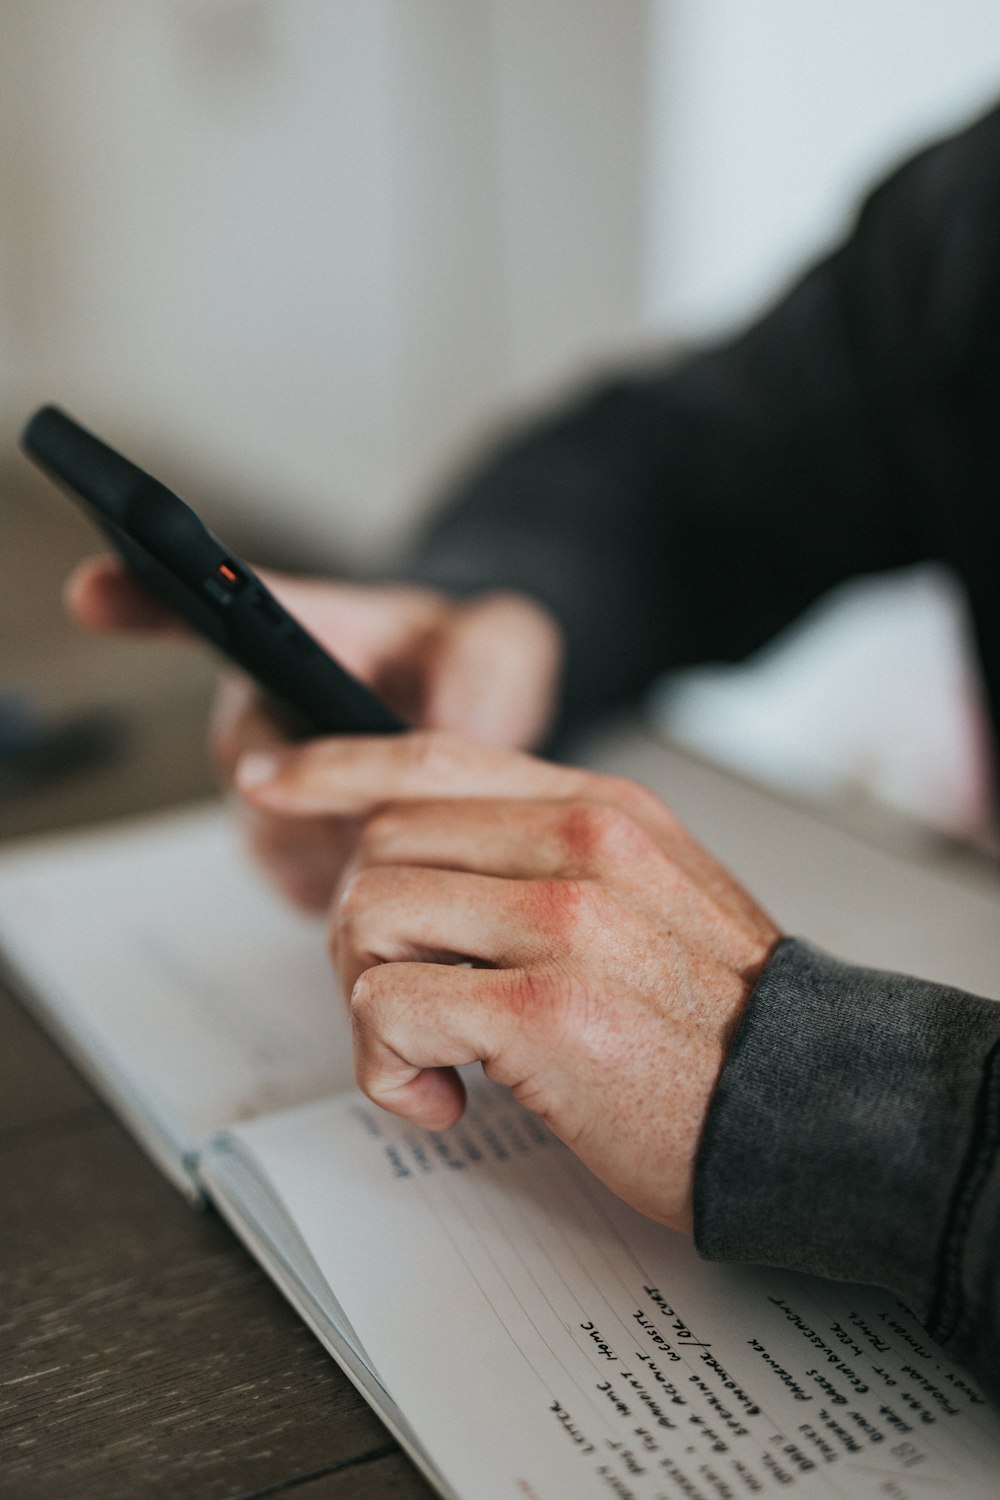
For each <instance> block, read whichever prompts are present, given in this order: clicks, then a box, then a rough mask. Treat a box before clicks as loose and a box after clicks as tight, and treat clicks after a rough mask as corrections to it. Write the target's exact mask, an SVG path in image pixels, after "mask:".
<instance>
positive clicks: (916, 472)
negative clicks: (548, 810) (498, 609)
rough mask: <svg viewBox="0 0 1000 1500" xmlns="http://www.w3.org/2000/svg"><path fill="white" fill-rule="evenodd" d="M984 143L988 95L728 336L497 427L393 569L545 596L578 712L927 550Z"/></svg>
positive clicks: (962, 341) (979, 284) (976, 334)
mask: <svg viewBox="0 0 1000 1500" xmlns="http://www.w3.org/2000/svg"><path fill="white" fill-rule="evenodd" d="M998 154H1000V112H995V113H994V114H993V115H991V116H988V117H987V118H986V120H984V121H982V122H980V123H979V124H978V125H977V126H976V127H975V128H973V129H972V130H970V131H968V132H966V133H965V134H964V135H962V136H960V137H956V138H955V139H953V140H950V141H947V142H944V143H943V144H940V145H938V146H936V147H934V148H932V149H931V150H929V151H927V152H925V153H923V154H922V155H921V156H919V157H917V158H915V159H914V160H913V161H912V162H910V163H909V164H907V165H906V166H905V167H903V168H902V169H901V170H900V171H899V172H897V173H896V174H895V175H894V176H893V177H892V178H890V179H889V180H888V181H887V182H886V183H885V184H883V185H882V186H881V187H880V188H879V189H877V190H876V191H875V192H874V193H873V195H872V196H871V197H870V199H869V200H868V201H867V203H866V205H865V206H864V208H863V211H862V212H861V215H860V218H859V220H858V223H857V226H856V228H855V230H854V232H853V234H852V235H851V236H850V237H849V239H848V240H847V242H846V243H845V244H844V245H843V246H842V247H841V248H840V249H839V250H838V251H837V252H836V253H835V254H833V255H831V256H830V257H829V258H828V259H826V260H824V261H823V262H822V263H820V264H819V265H818V266H816V268H815V269H814V270H812V271H811V272H810V273H809V274H808V275H806V276H805V277H804V279H803V280H802V281H801V282H800V283H799V284H798V285H797V286H796V287H795V288H794V289H793V290H792V291H791V293H790V294H789V295H788V296H787V297H785V298H784V299H783V300H782V301H781V302H780V303H779V304H778V305H777V306H776V307H774V309H773V310H772V311H771V312H770V313H769V314H768V315H767V316H765V317H764V318H763V319H762V320H761V321H760V322H759V323H757V324H756V325H755V326H754V327H752V328H750V329H749V331H747V332H746V333H744V334H743V335H742V336H741V337H739V338H737V339H735V340H733V341H732V342H730V343H727V344H725V345H724V346H721V347H719V348H717V349H714V350H709V351H707V352H705V353H703V354H701V355H699V356H697V357H695V358H692V359H689V360H687V361H685V362H683V363H680V364H677V365H675V366H672V367H662V366H661V367H655V366H653V367H650V368H647V369H645V370H642V371H639V372H638V373H634V374H631V375H629V376H623V377H622V378H619V379H616V380H611V381H609V382H607V383H605V384H603V385H602V386H600V387H599V388H598V389H596V390H594V391H592V392H591V393H590V394H588V395H587V396H586V397H584V398H583V399H580V400H578V401H577V402H575V403H574V404H572V405H570V406H568V407H565V408H564V409H562V410H560V411H557V412H556V413H555V414H553V415H550V416H549V417H548V418H546V419H544V420H541V421H538V422H535V423H534V424H533V425H531V426H530V427H528V428H527V429H525V430H524V431H522V432H520V433H518V434H516V435H515V436H513V437H511V438H510V439H508V441H507V442H506V443H504V444H503V445H502V446H501V447H500V448H499V449H498V450H497V451H495V452H493V453H492V454H490V455H489V457H488V458H487V459H486V460H485V461H483V462H482V463H481V464H480V465H479V466H478V468H476V470H475V471H474V472H473V473H471V474H469V475H468V476H467V477H466V478H465V480H464V481H463V482H462V483H461V484H459V485H458V486H457V487H456V489H455V490H454V492H453V493H452V495H451V497H450V499H449V501H448V503H447V504H446V506H445V508H444V509H443V510H442V512H441V513H440V514H439V515H438V517H437V518H436V520H435V521H434V522H433V523H432V525H431V526H430V529H429V531H428V532H427V534H426V536H425V537H424V539H423V541H422V543H421V544H420V546H419V547H418V549H417V550H416V552H415V554H414V556H413V557H412V559H411V560H410V563H409V566H408V568H407V576H409V577H411V578H413V579H419V580H422V581H425V582H427V583H430V584H433V585H436V586H439V587H442V588H444V589H446V590H450V591H453V592H455V593H458V594H468V593H471V592H475V591H479V590H483V589H491V588H514V589H518V590H522V591H524V592H527V593H529V594H531V595H533V596H535V597H537V598H539V599H541V600H542V601H543V602H544V603H546V604H547V605H548V606H549V608H550V609H552V610H553V611H554V613H555V615H556V616H557V617H558V619H559V621H560V622H561V625H562V628H563V631H564V633H565V637H566V640H567V643H568V675H567V683H566V699H567V701H566V710H567V715H568V717H569V719H570V720H572V719H574V718H577V717H580V716H584V715H588V714H590V713H593V712H596V711H599V710H603V709H606V708H608V707H610V706H613V705H615V704H616V703H617V702H619V701H622V700H624V699H626V698H633V697H634V696H636V694H637V693H639V692H640V691H641V690H642V689H643V688H644V687H645V686H646V685H647V684H648V683H649V681H650V680H651V679H652V678H653V677H654V676H655V675H656V674H657V673H659V672H661V671H662V670H664V669H665V668H668V667H670V666H676V665H681V664H688V663H692V662H697V661H705V660H712V659H714V660H736V659H739V658H741V657H743V656H744V655H746V654H747V653H749V652H750V651H752V650H753V649H755V648H756V647H758V646H760V645H761V644H763V643H764V642H765V641H766V640H767V639H769V638H770V637H771V636H772V635H773V634H774V633H775V632H776V631H777V630H778V629H780V628H781V627H782V626H784V625H785V624H787V623H788V622H789V621H791V620H792V619H793V618H795V616H796V615H798V614H799V613H800V612H801V611H802V609H803V608H804V607H805V606H806V605H807V604H809V603H810V602H811V601H812V600H814V599H815V598H816V597H817V596H818V595H819V594H820V593H822V592H823V591H824V590H826V589H827V588H829V587H830V586H832V585H833V584H834V583H836V582H838V581H840V580H842V579H844V578H846V577H848V576H851V575H854V574H857V573H862V572H866V571H876V570H880V569H886V568H890V567H895V566H902V565H905V564H907V563H910V562H914V561H918V560H922V559H923V558H925V557H927V556H933V555H936V554H937V553H938V551H939V548H938V547H937V545H936V541H935V537H934V536H933V534H932V532H933V530H934V524H935V523H934V518H935V517H936V516H937V515H938V514H939V510H940V508H941V507H942V506H943V509H944V512H945V513H946V514H950V511H949V510H948V504H947V495H946V494H945V493H944V492H945V491H946V490H947V488H948V484H947V476H944V475H942V473H941V472H940V469H941V466H940V465H937V466H936V467H935V465H930V466H928V465H927V464H926V463H924V462H923V460H922V458H921V455H922V454H923V453H924V452H925V450H926V447H927V441H928V434H929V433H930V432H931V431H932V429H934V430H935V431H936V429H935V421H936V420H937V419H938V418H940V417H941V413H942V412H943V411H945V410H946V409H947V410H948V411H950V409H951V407H950V403H951V401H952V398H953V394H954V390H955V388H956V383H957V382H960V381H961V379H963V378H965V376H967V375H968V373H969V371H968V361H969V360H970V359H975V358H976V357H977V353H976V351H977V348H979V347H981V346H982V344H983V343H984V340H983V297H984V295H985V293H984V287H985V286H987V284H988V286H990V287H995V285H996V281H997V278H996V276H995V273H994V257H993V253H992V252H993V248H995V247H996V245H997V242H998V239H1000V219H998V213H997V210H998V205H1000V181H998V175H997V173H996V171H995V166H994V163H995V161H996V160H997V157H998ZM985 342H988V340H987V341H985ZM953 446H954V445H953ZM929 518H930V524H929Z"/></svg>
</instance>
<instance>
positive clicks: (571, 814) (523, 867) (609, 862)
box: [358, 787, 659, 880]
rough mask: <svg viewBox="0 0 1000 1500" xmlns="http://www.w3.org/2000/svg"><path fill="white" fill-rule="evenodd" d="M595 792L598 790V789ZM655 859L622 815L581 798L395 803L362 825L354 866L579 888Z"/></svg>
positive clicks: (645, 838)
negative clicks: (429, 869) (557, 882)
mask: <svg viewBox="0 0 1000 1500" xmlns="http://www.w3.org/2000/svg"><path fill="white" fill-rule="evenodd" d="M595 790H599V787H597V788H595ZM658 857H659V849H658V846H657V844H656V842H655V841H654V839H653V838H652V837H651V836H650V835H649V834H648V833H647V832H646V831H645V830H644V829H643V828H642V827H640V826H639V824H637V823H636V822H635V821H634V820H633V819H632V818H631V817H629V815H628V814H627V813H624V812H622V811H621V810H620V809H619V808H616V807H614V806H613V805H610V804H608V803H605V802H598V801H591V800H586V799H583V798H571V799H562V798H560V799H555V798H551V799H542V798H522V799H520V800H518V799H515V798H509V797H508V798H504V799H503V800H499V799H496V798H485V797H478V798H472V799H460V798H448V799H440V800H436V801H427V802H423V801H410V802H392V803H389V804H387V805H386V806H384V807H382V808H379V809H378V810H377V811H376V812H374V813H373V814H372V816H371V817H370V818H369V819H368V820H367V821H366V823H365V824H364V827H363V830H362V833H361V838H360V844H359V850H358V862H359V865H361V866H370V865H423V866H436V867H439V868H443V869H451V870H466V871H469V872H470V873H475V874H480V875H495V876H501V877H503V878H505V879H515V880H544V879H550V880H551V879H565V880H582V879H586V878H588V877H593V876H595V875H598V874H605V875H609V874H614V872H615V870H616V869H619V868H622V867H624V868H625V869H626V870H628V869H631V870H632V871H634V872H635V873H636V874H637V875H641V874H642V871H643V869H644V868H645V867H646V865H647V864H648V863H649V861H650V859H651V858H658Z"/></svg>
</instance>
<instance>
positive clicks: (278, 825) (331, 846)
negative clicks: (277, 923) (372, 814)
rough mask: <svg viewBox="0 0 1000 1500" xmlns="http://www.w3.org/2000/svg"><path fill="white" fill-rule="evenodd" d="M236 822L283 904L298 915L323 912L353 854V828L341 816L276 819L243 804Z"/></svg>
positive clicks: (354, 825) (348, 820)
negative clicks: (303, 819) (299, 912)
mask: <svg viewBox="0 0 1000 1500" xmlns="http://www.w3.org/2000/svg"><path fill="white" fill-rule="evenodd" d="M240 822H241V825H242V832H243V839H244V843H245V844H246V847H247V849H248V850H249V852H250V855H251V857H252V859H253V860H254V862H255V864H256V865H257V866H258V868H259V869H260V870H261V871H262V873H263V874H264V875H265V877H266V878H267V879H268V880H269V881H270V883H271V884H272V885H273V886H275V887H276V889H277V890H278V891H279V892H280V894H281V895H282V896H283V897H284V898H285V900H286V901H289V902H290V903H291V904H292V906H297V907H298V908H299V909H300V910H302V911H306V912H324V911H326V910H327V909H328V908H329V905H330V901H331V899H332V897H333V893H334V890H335V889H336V886H337V881H338V880H339V878H340V875H341V871H342V870H343V868H344V865H345V864H346V863H347V861H348V860H349V859H350V858H351V855H352V854H353V852H354V845H355V841H356V838H357V832H358V824H357V823H356V822H354V821H353V820H352V819H344V818H320V819H317V820H316V821H314V822H313V821H310V822H303V821H302V820H301V819H297V818H296V819H291V818H278V817H275V816H274V814H272V813H262V812H258V810H257V809H256V808H252V807H246V806H245V805H241V807H240Z"/></svg>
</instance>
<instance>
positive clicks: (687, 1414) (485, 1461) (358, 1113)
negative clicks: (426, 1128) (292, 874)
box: [230, 1079, 1000, 1500]
mask: <svg viewBox="0 0 1000 1500" xmlns="http://www.w3.org/2000/svg"><path fill="white" fill-rule="evenodd" d="M230 1134H231V1135H232V1136H233V1137H234V1138H235V1139H236V1140H237V1141H238V1142H239V1143H240V1145H241V1147H242V1149H243V1151H244V1152H249V1153H250V1154H251V1155H252V1157H253V1159H254V1160H255V1161H256V1163H257V1166H258V1170H259V1172H260V1173H261V1175H262V1176H264V1177H265V1178H266V1179H267V1180H268V1182H269V1183H270V1185H271V1188H272V1190H273V1191H274V1192H275V1193H276V1194H277V1195H278V1196H279V1197H280V1198H281V1199H282V1200H283V1202H284V1204H285V1206H286V1208H287V1209H288V1211H289V1212H290V1213H291V1215H292V1217H293V1218H294V1219H295V1221H296V1223H297V1225H298V1227H299V1229H300V1230H301V1232H302V1235H303V1237H304V1239H305V1241H306V1243H307V1245H308V1246H309V1249H310V1251H311V1253H312V1255H313V1256H314V1257H315V1260H316V1262H317V1263H318V1265H319V1267H320V1269H321V1270H322V1271H323V1273H324V1275H325V1276H326V1279H327V1280H328V1282H329V1284H330V1286H331V1288H333V1290H334V1292H335V1294H336V1297H337V1299H338V1301H339V1302H340V1304H341V1305H342V1306H343V1308H344V1310H345V1312H346V1314H347V1316H348V1317H349V1318H350V1320H351V1323H352V1325H353V1327H354V1329H355V1330H356V1332H357V1336H358V1337H359V1339H360V1340H361V1342H362V1344H363V1345H364V1348H365V1351H366V1355H367V1357H368V1358H369V1359H370V1360H371V1362H372V1364H373V1365H374V1366H375V1368H376V1369H377V1370H378V1372H379V1376H380V1378H381V1379H382V1380H383V1382H384V1384H385V1386H386V1387H387V1389H388V1390H389V1391H390V1392H391V1394H392V1396H393V1398H394V1400H395V1401H396V1403H397V1404H398V1406H399V1407H400V1408H401V1409H402V1410H403V1411H404V1412H405V1413H406V1416H407V1418H408V1420H409V1421H410V1423H411V1424H412V1426H413V1428H414V1429H415V1430H416V1431H417V1432H418V1433H419V1434H420V1437H421V1440H422V1443H423V1445H424V1447H425V1448H426V1449H427V1451H428V1452H429V1453H430V1455H431V1457H432V1458H433V1460H434V1462H435V1463H436V1464H437V1466H438V1467H439V1469H440V1470H441V1472H442V1474H443V1475H444V1476H445V1478H446V1480H447V1481H448V1483H449V1484H450V1485H451V1486H452V1487H453V1488H454V1490H455V1491H456V1492H457V1493H458V1494H459V1495H461V1496H463V1497H464V1496H468V1497H469V1500H492V1497H498V1500H499V1497H502V1496H517V1495H521V1496H529V1497H536V1500H563V1497H567V1500H577V1497H579V1500H589V1497H591V1496H593V1497H595V1500H597V1497H604V1496H607V1495H613V1496H618V1497H620V1500H660V1497H674V1496H683V1497H687V1500H732V1497H738V1496H744V1495H778V1494H794V1495H803V1496H817V1497H820V1496H844V1497H848V1496H849V1497H851V1500H867V1497H883V1496H885V1497H891V1500H918V1497H930V1496H936V1495H947V1496H956V1497H960V1500H987V1497H991V1500H995V1496H996V1494H997V1475H998V1473H1000V1423H998V1420H997V1418H996V1416H995V1415H994V1413H993V1411H992V1408H991V1407H990V1406H989V1405H988V1403H987V1402H986V1401H985V1399H984V1398H983V1396H982V1394H981V1392H979V1391H978V1390H977V1389H976V1387H975V1385H974V1383H973V1382H972V1381H971V1380H969V1379H968V1377H967V1376H965V1375H964V1374H963V1372H961V1371H959V1370H957V1369H956V1368H954V1367H953V1366H951V1365H950V1364H949V1363H948V1361H947V1360H946V1359H945V1357H944V1356H943V1355H942V1354H941V1352H940V1351H939V1350H937V1349H936V1348H935V1347H934V1346H933V1345H932V1344H931V1343H930V1341H929V1340H928V1338H927V1336H926V1334H925V1333H924V1332H923V1330H922V1329H921V1328H920V1327H919V1325H918V1324H917V1323H916V1322H915V1321H914V1319H913V1318H912V1317H911V1315H910V1314H909V1313H908V1312H907V1311H906V1309H904V1308H903V1307H902V1306H901V1305H899V1304H898V1303H896V1302H895V1301H894V1300H893V1299H892V1298H891V1297H889V1296H888V1295H886V1294H881V1293H878V1292H873V1291H871V1290H868V1289H860V1288H854V1287H845V1286H836V1285H833V1284H831V1283H825V1282H820V1281H816V1280H813V1279H810V1278H806V1277H799V1276H791V1275H788V1274H784V1273H774V1272H765V1271H757V1270H752V1269H746V1268H730V1267H722V1266H717V1265H709V1264H707V1263H705V1262H702V1261H701V1260H699V1259H698V1257H697V1255H696V1254H695V1253H694V1251H693V1249H692V1247H691V1245H690V1243H689V1242H688V1241H686V1240H685V1239H684V1238H683V1237H681V1236H678V1235H675V1234H672V1233H671V1232H670V1231H668V1230H665V1229H663V1228H661V1227H659V1226H657V1225H654V1224H652V1223H651V1222H650V1221H648V1220H646V1219H643V1218H642V1217H641V1216H640V1215H638V1214H635V1213H633V1212H632V1211H631V1210H630V1209H628V1208H627V1207H626V1206H625V1205H624V1204H622V1203H621V1202H620V1201H619V1200H618V1199H617V1198H615V1197H614V1195H613V1194H611V1193H609V1192H608V1191H607V1190H606V1189H604V1188H603V1187H601V1186H600V1184H598V1183H597V1181H596V1180H595V1179H594V1178H593V1177H592V1176H591V1175H590V1173H588V1172H587V1171H586V1170H585V1169H584V1168H582V1167H581V1166H580V1165H579V1163H577V1162H576V1160H575V1158H573V1156H572V1155H571V1154H570V1153H569V1152H568V1151H567V1150H566V1149H565V1148H564V1147H562V1146H561V1145H560V1144H559V1143H558V1142H556V1141H555V1140H554V1138H553V1137H552V1136H551V1135H550V1134H549V1133H548V1131H547V1130H546V1128H545V1127H544V1126H543V1125H542V1124H541V1123H540V1122H538V1121H537V1120H536V1119H534V1117H532V1116H530V1115H528V1114H527V1113H526V1112H524V1111H523V1110H521V1109H520V1107H519V1106H518V1105H517V1104H516V1103H515V1102H514V1101H513V1099H512V1098H511V1097H510V1096H509V1095H508V1094H507V1093H506V1092H505V1091H504V1090H501V1089H499V1088H497V1087H495V1086H494V1085H491V1084H489V1083H488V1082H487V1081H486V1080H484V1079H479V1080H478V1081H476V1082H474V1083H473V1087H472V1089H471V1093H470V1107H469V1109H468V1111H467V1114H466V1116H465V1118H464V1119H463V1122H462V1123H461V1124H460V1125H459V1126H457V1127H456V1128H455V1129H454V1130H453V1131H450V1132H448V1133H446V1134H443V1135H438V1136H434V1135H429V1134H427V1133H426V1132H422V1131H418V1130H415V1129H413V1128H412V1127H409V1126H406V1125H405V1124H402V1123H401V1122H399V1121H397V1120H395V1119H394V1118H393V1117H391V1116H388V1115H386V1114H384V1113H383V1112H381V1111H379V1110H377V1109H375V1108H374V1107H373V1106H371V1105H369V1104H368V1103H367V1102H366V1101H362V1100H358V1099H355V1100H353V1101H341V1102H340V1103H336V1102H333V1103H329V1102H328V1103H323V1104H319V1105H313V1106H309V1107H307V1108H305V1109H302V1110H296V1111H290V1112H287V1113H285V1114H284V1115H281V1116H273V1117H271V1118H269V1119H266V1120H259V1121H255V1122H253V1123H251V1124H249V1125H246V1126H241V1127H239V1128H238V1129H237V1130H236V1131H234V1132H231V1133H230Z"/></svg>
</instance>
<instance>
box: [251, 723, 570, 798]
mask: <svg viewBox="0 0 1000 1500" xmlns="http://www.w3.org/2000/svg"><path fill="white" fill-rule="evenodd" d="M589 774H590V773H588V772H585V771H578V770H575V769H573V768H570V767H567V766H558V765H554V764H552V763H551V762H549V761H544V760H538V759H536V758H535V757H534V756H531V755H523V754H521V753H520V752H518V751H514V750H501V749H495V748H493V747H492V746H490V745H482V744H479V743H477V742H475V741H473V740H468V739H465V738H463V737H462V736H460V735H457V734H450V733H445V732H442V731H427V730H412V731H410V732H409V733H408V734H395V735H382V736H378V737H377V738H372V737H368V736H365V737H361V736H353V735H352V736H345V737H344V738H342V739H324V740H312V741H310V742H309V743H308V744H306V745H303V746H299V747H295V748H290V749H287V750H283V751H279V752H276V753H275V752H270V753H265V754H253V755H247V756H245V757H244V758H243V760H242V761H241V762H240V764H239V766H238V768H237V772H236V789H237V791H239V792H241V793H242V794H243V796H244V797H246V799H247V801H249V802H251V803H252V804H253V805H254V806H257V807H263V808H267V809H268V810H269V811H271V812H281V813H286V814H288V815H289V816H292V817H311V816H314V815H315V814H317V813H323V814H338V815H349V816H363V815H365V814H366V813H368V812H369V811H370V810H371V809H372V808H373V807H377V806H380V805H381V804H382V803H384V802H394V801H403V800H409V799H411V798H415V797H417V798H428V797H430V798H437V797H441V798H455V797H571V796H574V795H575V794H576V793H577V792H578V790H579V789H580V788H582V787H583V786H584V785H585V784H586V783H587V780H588V778H589Z"/></svg>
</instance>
